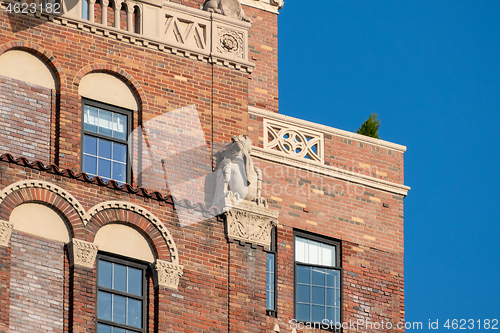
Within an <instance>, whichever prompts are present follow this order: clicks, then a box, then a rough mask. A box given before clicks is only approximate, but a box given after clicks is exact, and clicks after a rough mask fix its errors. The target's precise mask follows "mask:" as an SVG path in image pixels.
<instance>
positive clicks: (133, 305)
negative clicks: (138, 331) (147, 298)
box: [127, 298, 142, 328]
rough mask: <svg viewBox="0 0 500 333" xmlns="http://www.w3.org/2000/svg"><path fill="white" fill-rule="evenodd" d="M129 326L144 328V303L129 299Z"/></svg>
mask: <svg viewBox="0 0 500 333" xmlns="http://www.w3.org/2000/svg"><path fill="white" fill-rule="evenodd" d="M127 325H130V326H133V327H137V328H142V301H138V300H136V299H132V298H129V299H128V316H127Z"/></svg>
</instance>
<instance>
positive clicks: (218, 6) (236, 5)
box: [203, 0, 250, 22]
mask: <svg viewBox="0 0 500 333" xmlns="http://www.w3.org/2000/svg"><path fill="white" fill-rule="evenodd" d="M203 10H206V11H208V12H213V13H217V14H222V15H225V16H229V17H231V18H234V19H237V20H242V21H246V22H250V20H249V19H248V17H246V16H245V13H244V12H243V8H241V4H240V1H239V0H206V1H205V3H204V4H203Z"/></svg>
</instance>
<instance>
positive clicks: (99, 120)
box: [82, 100, 131, 185]
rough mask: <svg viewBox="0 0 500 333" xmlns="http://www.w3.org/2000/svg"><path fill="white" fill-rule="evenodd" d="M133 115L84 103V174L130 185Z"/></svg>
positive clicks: (89, 102) (95, 104)
mask: <svg viewBox="0 0 500 333" xmlns="http://www.w3.org/2000/svg"><path fill="white" fill-rule="evenodd" d="M130 118H131V113H130V112H129V111H126V110H123V109H119V108H117V107H113V106H108V105H104V104H102V103H97V102H91V101H88V100H85V101H84V105H83V154H82V160H83V161H82V171H83V172H85V173H87V174H88V175H89V176H90V177H94V176H99V177H101V178H102V179H103V180H104V181H108V180H110V179H113V180H116V181H117V182H118V184H120V185H122V184H124V183H127V182H130V179H129V174H130V171H129V169H130V168H129V165H128V142H127V139H128V134H129V132H130V129H129V126H130V122H131V120H130Z"/></svg>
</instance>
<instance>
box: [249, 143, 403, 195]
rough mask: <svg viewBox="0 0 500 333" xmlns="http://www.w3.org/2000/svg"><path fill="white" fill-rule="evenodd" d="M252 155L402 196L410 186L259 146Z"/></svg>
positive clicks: (253, 149)
mask: <svg viewBox="0 0 500 333" xmlns="http://www.w3.org/2000/svg"><path fill="white" fill-rule="evenodd" d="M252 156H255V157H257V158H261V159H263V160H267V161H270V162H274V163H279V164H284V165H287V166H291V167H295V168H300V169H303V170H306V171H308V172H311V173H313V174H321V175H324V176H328V177H332V178H337V179H342V180H345V181H348V182H352V183H356V184H360V185H364V186H369V187H373V188H376V189H379V190H382V191H387V192H391V193H395V194H399V195H402V196H406V195H407V194H408V191H409V190H410V187H408V186H406V185H401V184H396V183H392V182H388V181H385V180H381V179H376V178H373V177H369V176H365V175H362V174H359V173H355V172H352V171H347V170H343V169H339V168H335V167H332V166H328V165H320V164H317V163H314V162H308V161H307V160H305V159H304V160H303V161H301V160H298V159H294V158H290V157H288V156H285V155H283V154H280V153H279V152H274V151H266V150H264V149H262V148H259V147H253V148H252Z"/></svg>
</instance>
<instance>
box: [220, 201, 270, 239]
mask: <svg viewBox="0 0 500 333" xmlns="http://www.w3.org/2000/svg"><path fill="white" fill-rule="evenodd" d="M224 210H225V213H224V216H225V220H226V233H227V237H228V238H229V239H232V240H239V241H241V242H244V243H249V244H253V245H262V246H264V247H265V248H268V247H269V246H270V245H271V231H272V229H273V227H275V226H276V225H277V224H278V214H279V212H278V211H277V210H273V209H271V208H269V207H268V206H267V201H266V200H264V199H262V198H259V199H256V200H254V201H248V200H241V201H238V202H235V200H234V198H233V197H232V196H231V195H229V196H228V197H227V198H226V208H225V209H224Z"/></svg>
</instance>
